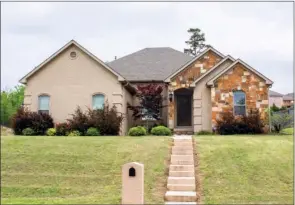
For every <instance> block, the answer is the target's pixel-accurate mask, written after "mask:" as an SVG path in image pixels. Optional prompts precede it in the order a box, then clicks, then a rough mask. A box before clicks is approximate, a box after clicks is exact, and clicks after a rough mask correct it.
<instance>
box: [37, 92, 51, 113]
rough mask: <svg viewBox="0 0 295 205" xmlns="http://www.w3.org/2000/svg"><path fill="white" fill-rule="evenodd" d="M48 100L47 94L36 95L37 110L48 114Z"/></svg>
mask: <svg viewBox="0 0 295 205" xmlns="http://www.w3.org/2000/svg"><path fill="white" fill-rule="evenodd" d="M49 101H50V97H49V96H48V95H39V97H38V112H39V113H47V114H49Z"/></svg>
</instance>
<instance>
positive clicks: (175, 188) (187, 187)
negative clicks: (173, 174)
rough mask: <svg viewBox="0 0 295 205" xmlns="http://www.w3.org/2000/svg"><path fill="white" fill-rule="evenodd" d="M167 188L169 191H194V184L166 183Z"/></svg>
mask: <svg viewBox="0 0 295 205" xmlns="http://www.w3.org/2000/svg"><path fill="white" fill-rule="evenodd" d="M167 189H168V190H169V191H195V190H196V187H195V185H178V184H168V185H167Z"/></svg>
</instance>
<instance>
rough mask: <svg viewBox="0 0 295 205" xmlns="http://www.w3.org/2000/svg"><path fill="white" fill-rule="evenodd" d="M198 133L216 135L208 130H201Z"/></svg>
mask: <svg viewBox="0 0 295 205" xmlns="http://www.w3.org/2000/svg"><path fill="white" fill-rule="evenodd" d="M197 135H214V133H213V132H210V131H207V130H201V131H199V132H197Z"/></svg>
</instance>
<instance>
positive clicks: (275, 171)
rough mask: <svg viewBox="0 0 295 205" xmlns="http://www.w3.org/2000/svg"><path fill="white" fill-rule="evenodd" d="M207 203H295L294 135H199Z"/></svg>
mask: <svg viewBox="0 0 295 205" xmlns="http://www.w3.org/2000/svg"><path fill="white" fill-rule="evenodd" d="M195 141H196V144H197V148H196V150H197V152H198V153H199V170H200V172H201V173H200V175H201V176H200V177H201V181H202V186H203V187H202V189H203V195H204V197H203V199H202V201H203V203H206V204H230V203H231V204H259V203H260V204H267V203H272V204H293V171H294V169H293V136H290V135H289V136H287V135H281V136H201V137H199V136H198V137H195Z"/></svg>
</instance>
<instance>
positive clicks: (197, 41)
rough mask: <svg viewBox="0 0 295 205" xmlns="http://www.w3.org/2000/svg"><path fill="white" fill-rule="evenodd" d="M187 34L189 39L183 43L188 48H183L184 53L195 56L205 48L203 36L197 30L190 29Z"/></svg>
mask: <svg viewBox="0 0 295 205" xmlns="http://www.w3.org/2000/svg"><path fill="white" fill-rule="evenodd" d="M187 32H188V33H189V34H190V39H189V40H188V41H185V43H186V44H187V45H188V46H189V48H185V49H184V52H185V53H188V54H190V55H193V56H196V55H198V54H199V53H200V52H201V51H202V49H203V48H205V47H206V44H205V34H204V33H202V32H201V29H199V28H190V29H189V30H188V31H187Z"/></svg>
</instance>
